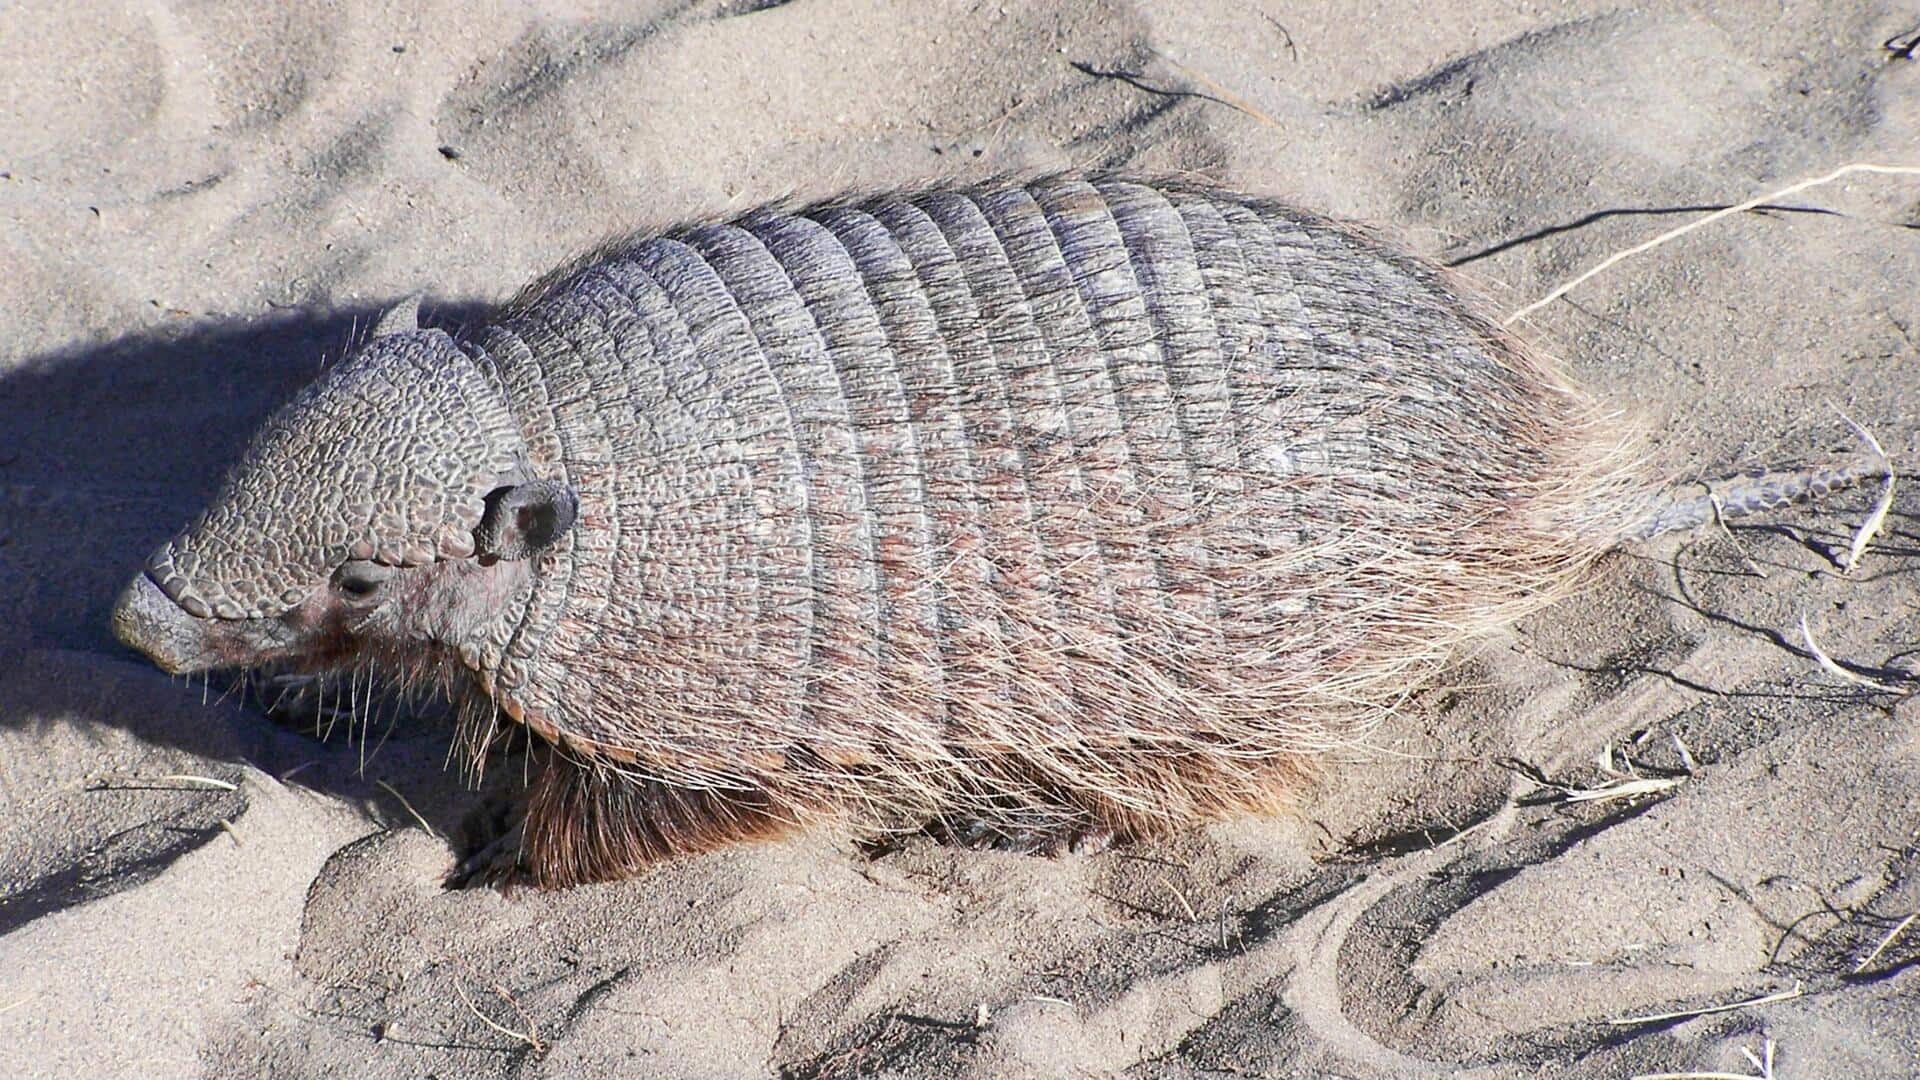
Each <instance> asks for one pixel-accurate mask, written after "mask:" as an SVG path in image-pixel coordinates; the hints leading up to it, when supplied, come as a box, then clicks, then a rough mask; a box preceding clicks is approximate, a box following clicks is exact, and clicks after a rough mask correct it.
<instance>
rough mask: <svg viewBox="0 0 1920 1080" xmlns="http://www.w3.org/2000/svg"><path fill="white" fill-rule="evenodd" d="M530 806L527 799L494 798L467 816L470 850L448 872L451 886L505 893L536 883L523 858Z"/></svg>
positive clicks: (448, 886)
mask: <svg viewBox="0 0 1920 1080" xmlns="http://www.w3.org/2000/svg"><path fill="white" fill-rule="evenodd" d="M526 829H527V808H526V804H525V803H523V802H514V801H509V800H505V799H501V800H497V801H490V802H489V803H488V804H486V805H483V806H482V807H481V808H480V809H479V810H477V811H475V812H474V814H473V815H472V816H471V817H470V818H468V819H467V821H466V822H465V825H464V829H463V831H464V832H465V833H466V835H467V841H468V842H467V843H466V844H465V845H464V847H465V849H466V850H467V851H468V852H470V854H468V855H467V857H466V858H464V859H461V860H460V865H458V866H456V867H454V868H453V872H452V873H451V874H448V875H447V880H446V886H447V888H449V889H472V888H489V887H490V888H496V889H499V890H501V891H502V892H507V891H510V890H512V889H513V888H514V887H515V886H519V885H528V884H531V883H532V880H531V878H530V877H529V876H528V874H527V868H526V864H525V863H524V861H523V860H522V859H521V855H522V852H523V850H524V848H525V845H526Z"/></svg>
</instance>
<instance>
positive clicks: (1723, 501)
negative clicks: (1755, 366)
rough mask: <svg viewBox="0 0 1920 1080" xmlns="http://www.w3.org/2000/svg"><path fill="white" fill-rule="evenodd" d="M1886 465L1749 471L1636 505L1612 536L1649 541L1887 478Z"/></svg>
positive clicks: (1864, 458) (1863, 459) (1879, 461)
mask: <svg viewBox="0 0 1920 1080" xmlns="http://www.w3.org/2000/svg"><path fill="white" fill-rule="evenodd" d="M1892 471H1893V466H1892V464H1891V463H1890V462H1889V461H1888V460H1887V456H1886V455H1885V454H1883V453H1879V452H1878V451H1877V450H1876V451H1875V452H1873V453H1862V454H1858V455H1856V456H1854V457H1851V458H1848V459H1847V460H1845V461H1843V462H1840V463H1838V464H1834V465H1829V466H1825V467H1823V468H1817V469H1800V470H1772V469H1755V470H1752V471H1750V472H1745V473H1741V474H1738V475H1735V476H1731V477H1728V478H1726V479H1723V480H1716V481H1712V482H1710V483H1708V484H1706V485H1704V487H1705V490H1704V491H1703V492H1700V493H1698V494H1694V493H1691V492H1687V491H1668V492H1664V493H1662V494H1660V495H1658V496H1655V497H1654V498H1653V499H1651V500H1650V501H1649V502H1648V503H1646V504H1645V505H1643V506H1640V507H1637V508H1636V510H1637V511H1638V513H1637V514H1635V515H1634V516H1630V517H1629V518H1628V519H1627V520H1628V521H1629V524H1628V525H1627V527H1626V528H1624V529H1622V530H1621V531H1620V532H1619V534H1618V540H1619V541H1620V542H1622V543H1625V542H1630V541H1636V540H1651V539H1653V538H1654V537H1656V536H1660V535H1662V534H1664V533H1670V532H1677V531H1680V530H1684V529H1697V528H1699V527H1701V526H1702V525H1705V524H1707V523H1708V522H1710V521H1713V520H1715V519H1716V518H1719V519H1722V520H1724V519H1726V518H1736V517H1743V516H1745V515H1747V514H1756V513H1760V512H1761V511H1765V510H1773V509H1776V508H1778V507H1782V506H1785V505H1787V504H1788V503H1795V502H1804V501H1806V500H1809V499H1819V498H1823V497H1825V496H1827V495H1829V494H1831V493H1833V492H1835V491H1838V490H1840V489H1841V488H1847V487H1852V486H1853V485H1855V484H1858V483H1860V482H1861V481H1863V480H1872V479H1878V478H1882V477H1886V476H1889V475H1891V473H1892Z"/></svg>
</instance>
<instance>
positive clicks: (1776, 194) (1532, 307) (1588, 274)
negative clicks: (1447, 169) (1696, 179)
mask: <svg viewBox="0 0 1920 1080" xmlns="http://www.w3.org/2000/svg"><path fill="white" fill-rule="evenodd" d="M1854 173H1878V174H1882V175H1889V176H1920V165H1875V164H1870V163H1867V162H1861V161H1856V162H1854V163H1852V164H1849V165H1842V166H1840V167H1839V168H1837V169H1835V170H1833V171H1832V172H1830V173H1827V174H1826V175H1824V176H1816V177H1813V178H1811V179H1808V180H1802V181H1800V182H1798V183H1794V184H1788V185H1787V186H1786V187H1783V188H1781V189H1779V190H1778V191H1769V192H1767V193H1766V194H1765V195H1760V196H1756V197H1754V198H1751V199H1748V200H1747V201H1746V202H1743V203H1741V204H1739V205H1738V206H1729V207H1726V208H1724V209H1721V210H1715V211H1714V212H1713V213H1711V214H1708V215H1707V216H1705V217H1702V218H1699V219H1697V220H1694V221H1689V222H1687V223H1686V224H1685V225H1682V226H1680V227H1679V228H1676V229H1669V230H1668V231H1666V232H1663V233H1661V234H1660V235H1659V236H1656V237H1654V238H1653V239H1651V240H1648V241H1645V242H1644V243H1639V244H1635V245H1634V246H1632V247H1630V248H1626V249H1625V250H1622V251H1616V252H1614V253H1613V254H1611V255H1609V256H1607V257H1606V258H1604V259H1602V260H1600V262H1599V263H1597V264H1596V265H1594V266H1593V267H1591V268H1590V269H1588V270H1586V271H1585V272H1583V273H1581V274H1580V275H1579V276H1577V277H1574V278H1570V279H1568V280H1567V281H1564V282H1561V283H1560V285H1558V286H1557V287H1555V288H1554V290H1553V291H1552V292H1550V293H1548V294H1547V295H1545V296H1543V297H1541V298H1540V299H1538V300H1535V301H1534V302H1533V303H1531V304H1528V305H1527V306H1526V307H1523V308H1521V309H1520V310H1518V311H1516V312H1514V313H1513V314H1511V315H1509V316H1507V317H1506V318H1504V319H1502V320H1500V324H1501V325H1502V326H1511V325H1513V324H1514V323H1516V322H1519V321H1520V320H1521V319H1524V318H1526V317H1527V316H1529V315H1531V314H1533V313H1534V312H1536V311H1538V310H1540V309H1541V308H1543V307H1546V306H1547V305H1548V304H1551V303H1553V302H1554V301H1555V300H1558V299H1560V298H1561V297H1563V296H1565V295H1567V293H1569V292H1571V291H1573V289H1574V288H1575V287H1577V286H1579V285H1581V284H1582V283H1584V282H1586V281H1588V280H1590V279H1592V278H1595V277H1598V276H1599V275H1600V274H1602V273H1605V272H1606V271H1607V270H1608V269H1609V268H1611V267H1612V266H1613V265H1614V264H1615V263H1618V262H1621V261H1623V260H1625V259H1628V258H1631V257H1632V256H1635V255H1639V254H1641V253H1642V252H1647V251H1652V250H1653V249H1654V248H1657V247H1659V246H1660V245H1661V244H1664V243H1666V242H1667V241H1669V240H1674V239H1678V238H1679V237H1682V236H1685V235H1686V234H1687V233H1690V232H1692V231H1693V230H1695V229H1698V228H1701V227H1703V226H1706V225H1711V224H1713V223H1714V222H1716V221H1719V220H1720V219H1721V218H1725V217H1732V216H1733V215H1735V214H1744V213H1746V212H1747V211H1749V210H1756V209H1758V208H1760V207H1762V206H1764V205H1766V204H1767V203H1770V202H1774V201H1775V200H1778V199H1783V198H1785V197H1787V196H1788V195H1793V194H1796V193H1798V192H1802V191H1805V190H1807V189H1808V188H1816V187H1820V186H1822V185H1824V184H1831V183H1833V182H1834V181H1835V180H1838V179H1840V178H1841V177H1843V176H1851V175H1852V174H1854Z"/></svg>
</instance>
